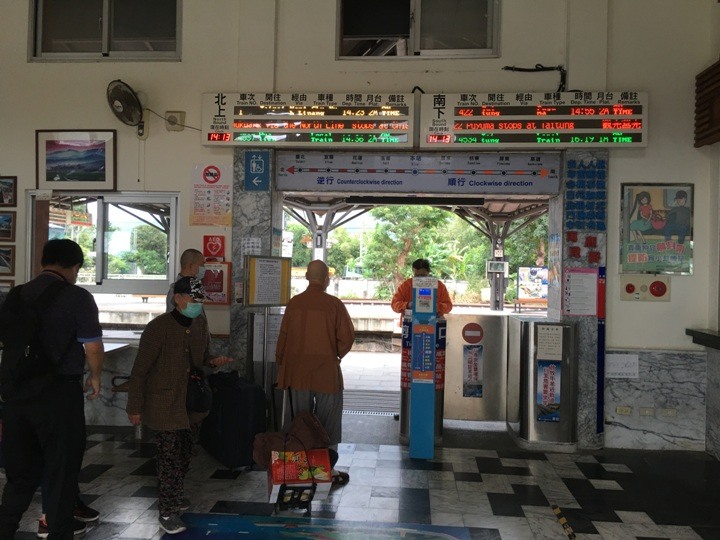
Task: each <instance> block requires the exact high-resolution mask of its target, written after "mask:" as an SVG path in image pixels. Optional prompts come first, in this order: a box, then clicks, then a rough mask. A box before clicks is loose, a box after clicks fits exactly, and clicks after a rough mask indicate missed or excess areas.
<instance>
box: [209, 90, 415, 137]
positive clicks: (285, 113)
mask: <svg viewBox="0 0 720 540" xmlns="http://www.w3.org/2000/svg"><path fill="white" fill-rule="evenodd" d="M413 103H414V97H413V94H375V93H345V92H335V93H304V92H302V93H300V92H298V93H288V94H278V93H261V92H257V93H252V92H244V93H230V92H228V93H224V92H217V93H212V94H203V96H202V142H203V144H205V145H210V146H215V145H224V146H263V147H273V146H285V147H308V146H309V147H323V146H329V145H331V146H335V147H347V148H352V147H378V148H380V147H387V148H409V147H412V145H413V115H414V106H413Z"/></svg>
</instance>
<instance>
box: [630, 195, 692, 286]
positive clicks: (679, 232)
mask: <svg viewBox="0 0 720 540" xmlns="http://www.w3.org/2000/svg"><path fill="white" fill-rule="evenodd" d="M693 193H694V191H693V184H622V213H621V217H622V223H621V231H620V272H621V273H623V274H642V273H647V274H692V272H693V205H694V197H693Z"/></svg>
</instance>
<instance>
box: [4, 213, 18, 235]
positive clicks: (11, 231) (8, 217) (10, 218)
mask: <svg viewBox="0 0 720 540" xmlns="http://www.w3.org/2000/svg"><path fill="white" fill-rule="evenodd" d="M16 218H17V213H16V212H15V211H14V210H13V211H12V212H0V242H14V241H15V224H16V222H17V219H16Z"/></svg>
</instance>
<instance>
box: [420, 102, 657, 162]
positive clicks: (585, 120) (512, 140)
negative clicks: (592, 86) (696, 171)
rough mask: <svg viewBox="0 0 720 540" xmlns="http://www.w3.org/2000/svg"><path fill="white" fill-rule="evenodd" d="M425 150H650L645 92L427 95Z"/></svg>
mask: <svg viewBox="0 0 720 540" xmlns="http://www.w3.org/2000/svg"><path fill="white" fill-rule="evenodd" d="M419 124H420V125H419V130H420V143H419V146H420V148H425V149H429V148H434V149H436V150H442V149H464V150H470V149H483V150H491V149H500V148H534V149H538V148H548V149H549V148H580V147H604V148H616V147H644V146H647V94H645V93H642V92H605V91H593V92H530V93H527V92H517V93H516V92H495V93H471V92H467V93H461V94H445V93H436V94H423V95H422V96H421V98H420V120H419Z"/></svg>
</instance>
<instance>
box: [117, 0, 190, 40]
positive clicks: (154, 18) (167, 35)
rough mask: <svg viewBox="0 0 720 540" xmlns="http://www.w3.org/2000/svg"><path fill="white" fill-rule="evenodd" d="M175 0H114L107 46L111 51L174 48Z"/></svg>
mask: <svg viewBox="0 0 720 540" xmlns="http://www.w3.org/2000/svg"><path fill="white" fill-rule="evenodd" d="M175 7H176V6H175V0H152V2H148V0H123V1H122V2H117V1H116V2H114V3H113V10H112V18H111V19H110V20H111V31H110V35H111V37H110V49H111V50H113V51H148V50H153V51H174V50H175V20H176V18H177V16H176V9H175Z"/></svg>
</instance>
